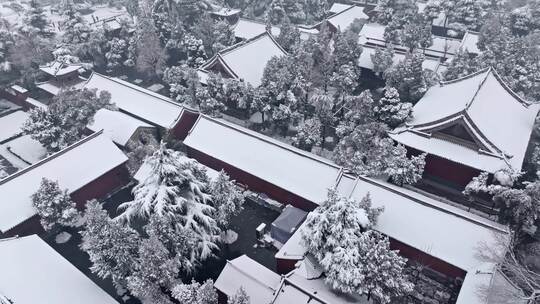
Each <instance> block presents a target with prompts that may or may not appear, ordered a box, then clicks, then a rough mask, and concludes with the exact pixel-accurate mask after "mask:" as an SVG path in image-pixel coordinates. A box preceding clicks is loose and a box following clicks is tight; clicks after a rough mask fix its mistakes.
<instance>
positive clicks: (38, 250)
mask: <svg viewBox="0 0 540 304" xmlns="http://www.w3.org/2000/svg"><path fill="white" fill-rule="evenodd" d="M0 269H2V271H1V272H0V296H4V297H5V298H7V299H8V300H10V301H11V302H7V303H15V304H19V303H21V304H23V303H54V304H73V303H78V304H96V303H100V304H118V302H117V301H116V300H114V299H113V298H112V297H111V296H110V295H108V294H107V293H105V291H103V290H102V289H101V288H100V287H99V286H97V285H96V284H95V283H94V282H92V281H91V280H90V279H89V278H87V277H86V276H85V275H84V274H83V273H82V272H80V271H79V270H78V269H77V268H76V267H75V266H73V265H72V264H71V263H70V262H69V261H68V260H66V259H64V258H63V257H62V256H61V255H60V254H58V253H57V252H56V251H55V250H54V249H53V248H51V247H50V246H49V245H47V243H45V241H43V240H42V239H40V238H39V237H38V236H37V235H31V236H27V237H23V238H12V239H3V240H0ZM6 274H7V275H6ZM0 299H1V297H0ZM0 302H1V301H0Z"/></svg>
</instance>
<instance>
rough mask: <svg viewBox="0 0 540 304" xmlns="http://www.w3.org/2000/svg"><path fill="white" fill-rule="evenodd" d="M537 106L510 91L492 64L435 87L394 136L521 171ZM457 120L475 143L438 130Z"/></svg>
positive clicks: (484, 166) (475, 163) (445, 154)
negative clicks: (443, 133)
mask: <svg viewBox="0 0 540 304" xmlns="http://www.w3.org/2000/svg"><path fill="white" fill-rule="evenodd" d="M539 109H540V105H538V104H529V103H528V102H527V101H525V100H523V99H522V98H520V97H519V96H517V95H516V94H515V93H514V92H512V91H511V90H510V89H509V88H508V87H507V85H506V84H505V83H504V82H503V81H502V80H501V78H500V76H499V75H498V74H497V73H496V72H495V71H494V70H493V69H486V70H482V71H480V72H478V73H475V74H472V75H469V76H466V77H464V78H461V79H457V80H454V81H449V82H443V83H441V85H438V86H434V87H431V88H430V89H429V90H428V91H427V92H426V94H425V95H424V97H422V99H421V100H420V101H419V102H418V103H417V104H416V105H415V106H414V108H413V118H412V120H411V121H409V122H407V123H406V125H405V126H403V127H399V128H397V129H395V130H394V131H393V132H392V133H391V134H390V136H391V137H392V138H393V139H394V140H396V141H398V142H400V143H402V144H404V145H406V146H409V147H412V148H415V149H418V150H421V151H424V152H428V153H431V154H434V155H437V156H439V157H442V158H446V159H448V160H451V161H454V162H457V163H460V164H464V165H467V166H470V167H472V168H476V169H479V170H482V171H487V172H490V173H494V172H496V171H498V170H501V169H507V168H510V169H513V170H516V171H520V170H521V167H522V164H523V159H524V157H525V153H526V151H527V147H528V144H529V139H530V136H531V132H532V130H533V127H534V123H535V119H536V116H537V114H538V111H539ZM456 125H457V126H460V127H462V128H464V130H466V131H467V134H469V135H468V136H470V138H471V139H470V142H471V143H473V142H474V145H473V146H471V145H467V144H463V143H462V142H460V141H457V142H456V141H455V140H453V137H451V138H449V137H448V136H443V135H440V134H441V133H440V132H439V131H441V130H445V129H447V128H450V127H453V126H456ZM441 136H442V137H441Z"/></svg>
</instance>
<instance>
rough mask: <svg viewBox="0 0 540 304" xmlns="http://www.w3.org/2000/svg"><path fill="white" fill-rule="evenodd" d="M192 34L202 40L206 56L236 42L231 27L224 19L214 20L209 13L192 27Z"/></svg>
mask: <svg viewBox="0 0 540 304" xmlns="http://www.w3.org/2000/svg"><path fill="white" fill-rule="evenodd" d="M192 32H193V34H194V35H195V36H196V37H197V38H198V39H200V40H201V41H202V43H203V46H204V50H205V52H206V54H207V55H208V56H213V55H214V54H216V53H217V52H219V51H221V50H222V49H224V48H226V47H229V46H231V45H233V44H234V43H235V42H236V37H235V35H234V31H233V28H232V27H231V25H230V24H229V23H227V22H226V21H215V20H214V19H212V18H211V17H210V16H209V15H205V17H204V18H201V20H199V21H198V22H197V23H196V24H195V26H194V27H193V31H192Z"/></svg>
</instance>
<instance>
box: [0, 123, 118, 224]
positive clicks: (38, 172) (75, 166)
mask: <svg viewBox="0 0 540 304" xmlns="http://www.w3.org/2000/svg"><path fill="white" fill-rule="evenodd" d="M126 161H127V157H126V156H125V155H124V153H122V151H120V150H119V149H118V147H116V145H115V144H114V143H113V142H112V141H111V140H110V139H109V138H108V137H107V136H106V135H104V134H103V133H102V132H98V133H95V134H93V135H90V136H88V137H86V138H84V139H83V140H81V141H79V142H77V143H75V144H73V145H71V146H69V147H67V148H66V149H64V150H62V151H60V152H57V153H55V154H53V155H51V156H49V157H47V158H45V159H43V160H42V161H40V162H38V163H36V164H34V165H32V166H30V167H27V168H25V169H24V170H21V171H18V172H17V173H14V174H12V175H10V176H8V177H6V178H5V179H3V180H0V197H3V198H9V200H3V201H2V202H0V231H3V232H6V231H7V230H9V229H11V228H13V227H15V226H16V225H18V224H20V223H22V222H23V221H25V220H27V219H28V218H30V217H32V216H33V215H35V214H36V211H35V209H34V208H33V206H32V200H31V196H32V194H34V193H35V192H36V191H37V190H38V189H39V186H40V184H41V180H42V179H43V178H48V179H51V180H55V181H58V183H59V184H60V187H61V188H62V189H68V191H69V192H70V193H71V192H74V191H76V190H78V189H80V188H82V187H83V186H85V185H87V184H88V183H90V182H92V181H94V180H96V179H97V178H98V177H100V176H101V175H103V174H105V173H107V172H109V171H110V170H112V169H114V168H115V167H117V166H119V165H121V164H123V163H124V162H126Z"/></svg>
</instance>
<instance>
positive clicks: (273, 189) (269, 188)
mask: <svg viewBox="0 0 540 304" xmlns="http://www.w3.org/2000/svg"><path fill="white" fill-rule="evenodd" d="M187 151H188V156H189V157H191V158H195V159H196V160H198V161H199V162H200V163H202V164H204V165H206V166H208V167H210V168H212V169H214V170H218V171H220V170H225V172H227V174H229V176H230V177H231V179H234V180H236V181H237V182H239V183H241V184H244V185H246V186H247V187H248V188H249V189H250V190H252V191H255V192H261V193H265V194H267V195H268V196H269V197H271V198H272V199H275V200H277V201H279V202H280V203H282V204H291V205H293V206H295V207H297V208H300V209H302V210H305V211H313V210H314V209H315V208H317V204H315V203H313V202H311V201H309V200H307V199H304V198H302V197H300V196H298V195H296V194H293V193H291V192H289V191H287V190H285V189H282V188H280V187H278V186H275V185H274V184H271V183H269V182H267V181H265V180H263V179H261V178H258V177H256V176H254V175H251V174H249V173H247V172H245V171H242V170H240V169H238V168H236V167H233V166H231V165H229V164H227V163H224V162H222V161H220V160H218V159H216V158H213V157H211V156H209V155H207V154H205V153H202V152H200V151H198V150H195V149H193V148H190V147H188V149H187Z"/></svg>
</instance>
